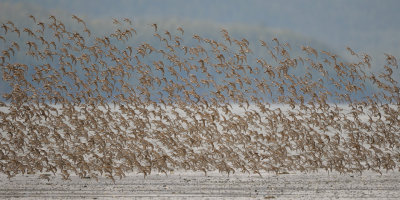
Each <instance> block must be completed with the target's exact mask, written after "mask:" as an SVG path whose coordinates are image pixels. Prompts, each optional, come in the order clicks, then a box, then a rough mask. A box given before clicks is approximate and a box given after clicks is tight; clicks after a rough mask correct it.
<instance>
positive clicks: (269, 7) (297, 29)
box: [0, 0, 400, 72]
mask: <svg viewBox="0 0 400 200" xmlns="http://www.w3.org/2000/svg"><path fill="white" fill-rule="evenodd" d="M399 8H400V1H398V0H385V1H379V0H335V1H320V0H248V1H242V0H218V1H215V0H190V1H188V0H113V1H108V0H85V1H81V0H56V1H54V0H35V1H28V0H0V23H5V22H6V21H7V20H11V21H13V22H14V23H16V24H19V25H21V26H30V24H31V23H33V22H32V21H31V20H30V19H29V17H28V16H29V15H31V14H32V15H34V16H36V17H37V18H38V19H41V20H47V21H48V20H49V19H48V16H49V15H55V16H57V17H58V18H59V19H60V20H62V21H65V22H67V23H68V22H71V23H72V19H71V16H72V15H73V14H74V15H77V16H79V17H81V18H82V19H84V20H85V21H86V23H87V24H88V27H89V28H90V29H92V32H94V33H98V32H101V33H107V31H110V32H111V30H112V18H119V19H121V18H125V17H127V18H130V19H131V20H132V21H133V26H134V27H136V29H137V31H138V35H137V36H136V39H137V40H142V41H143V40H146V39H145V38H149V39H148V40H154V37H153V36H152V33H153V29H152V27H151V24H152V23H157V24H159V26H160V27H161V29H165V30H172V31H176V27H177V26H182V27H183V29H185V34H187V35H188V37H191V36H192V35H193V34H194V33H196V34H198V35H200V36H204V37H211V38H217V39H218V38H219V39H220V40H221V33H220V30H221V28H226V29H227V30H228V31H229V33H230V34H232V35H233V36H236V37H240V38H247V39H248V40H249V41H250V42H251V43H253V45H254V43H256V42H257V41H258V40H260V39H262V40H265V41H268V42H271V41H272V39H273V38H274V37H277V38H278V39H279V40H280V41H284V42H288V43H289V44H290V45H291V46H292V47H293V48H294V49H295V48H297V49H299V48H298V47H300V46H301V45H310V46H312V47H314V48H316V49H317V50H328V51H333V52H334V53H336V54H338V55H340V56H342V57H343V58H344V59H346V56H348V54H349V53H348V51H347V50H346V47H351V48H352V49H353V50H354V51H356V52H363V53H367V54H369V55H370V56H371V57H372V63H373V67H372V69H371V70H372V71H375V72H376V71H379V70H380V69H382V67H383V65H384V64H385V62H384V60H385V56H384V53H388V54H392V55H394V56H395V57H397V58H399V57H400V37H399V35H400V12H399ZM151 38H152V39H151ZM256 45H258V44H256ZM258 46H259V45H258ZM255 50H257V49H255ZM294 52H296V50H294ZM20 59H21V58H20Z"/></svg>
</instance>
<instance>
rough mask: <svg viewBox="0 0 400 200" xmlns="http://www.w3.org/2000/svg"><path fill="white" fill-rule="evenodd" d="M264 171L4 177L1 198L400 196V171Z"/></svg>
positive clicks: (1, 184) (355, 197)
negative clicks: (81, 176) (113, 178)
mask: <svg viewBox="0 0 400 200" xmlns="http://www.w3.org/2000/svg"><path fill="white" fill-rule="evenodd" d="M261 175H262V176H259V175H254V174H247V173H235V174H231V175H229V176H228V175H227V174H221V173H219V172H218V171H213V172H208V173H207V175H205V174H204V173H203V172H192V171H176V172H174V173H172V174H168V175H165V174H157V173H152V174H150V175H148V176H146V177H144V176H143V175H142V174H136V173H130V174H126V177H124V178H122V179H116V181H115V183H114V182H112V181H111V180H110V179H106V178H102V177H100V178H99V179H98V180H94V179H91V178H84V179H81V178H79V177H77V176H74V175H71V177H70V180H63V179H62V177H61V176H51V175H50V176H47V175H46V174H45V175H43V174H42V175H40V174H35V175H26V174H25V175H18V176H16V177H13V178H11V179H10V180H9V179H8V178H7V176H5V175H0V180H1V181H0V198H7V199H110V198H117V199H136V198H140V199H151V198H156V199H225V198H226V199H227V198H229V199H232V198H235V199H274V198H276V199H400V172H398V171H388V172H385V173H383V174H382V175H381V174H379V173H376V172H370V171H366V172H364V173H362V174H358V173H357V174H339V173H338V172H330V173H328V172H326V171H318V172H312V173H307V174H305V173H300V172H289V173H283V174H275V173H264V174H261Z"/></svg>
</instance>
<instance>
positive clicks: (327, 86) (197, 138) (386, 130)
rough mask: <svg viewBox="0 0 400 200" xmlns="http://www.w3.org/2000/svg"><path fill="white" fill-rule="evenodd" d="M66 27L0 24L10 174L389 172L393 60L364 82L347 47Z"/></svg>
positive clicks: (120, 26)
mask: <svg viewBox="0 0 400 200" xmlns="http://www.w3.org/2000/svg"><path fill="white" fill-rule="evenodd" d="M72 19H73V20H74V22H75V23H74V24H73V26H72V25H71V24H69V25H67V24H65V25H64V23H63V22H62V21H61V20H60V19H57V17H56V16H49V18H48V19H36V18H35V16H32V15H31V16H29V17H28V16H27V20H29V22H30V23H31V26H29V27H21V26H19V25H18V24H14V23H13V22H12V21H7V22H1V23H0V24H1V28H0V44H1V45H0V48H1V49H0V51H1V53H0V67H1V75H2V79H3V83H5V84H6V85H7V87H5V88H6V89H4V91H2V101H1V102H0V118H1V119H0V131H1V132H0V172H1V173H3V174H7V175H8V177H9V178H11V177H13V176H16V175H18V174H35V173H41V174H54V175H62V176H63V178H65V179H69V177H70V175H78V176H80V177H81V178H94V179H96V178H98V177H99V176H106V177H109V178H110V179H112V180H114V179H115V178H116V177H118V178H123V177H124V176H125V174H126V173H130V172H134V173H142V174H143V175H144V176H146V175H149V174H150V173H154V172H155V173H165V174H169V173H171V172H173V171H176V170H192V171H203V172H204V173H205V174H207V172H209V171H214V170H218V171H220V172H221V173H227V174H228V175H229V174H232V173H235V172H244V173H255V174H260V175H262V173H264V172H273V173H277V174H280V173H290V172H304V173H307V172H313V171H317V170H327V171H338V172H341V173H362V172H363V171H366V170H372V171H375V172H377V173H384V172H386V171H388V170H400V166H399V163H400V143H399V142H400V140H399V139H400V138H399V137H400V129H399V112H400V104H399V103H400V97H399V95H400V92H399V83H398V81H397V80H395V79H396V78H394V77H396V76H397V77H399V76H398V74H399V70H398V64H397V61H396V58H395V57H394V56H392V55H389V54H385V56H386V64H385V65H384V66H383V68H382V70H381V72H379V73H374V72H372V71H373V70H371V68H373V67H375V66H371V59H372V58H371V57H370V56H368V55H367V54H365V53H358V52H354V51H353V50H352V49H350V48H347V49H348V52H349V55H350V56H351V59H349V61H346V60H344V59H342V58H341V57H339V56H338V55H336V54H334V53H331V52H328V51H324V50H317V49H314V48H312V47H310V46H301V47H295V46H293V47H292V46H290V44H288V43H284V42H281V41H279V40H278V39H277V38H265V39H264V40H260V41H257V42H252V43H250V42H249V41H248V40H246V39H245V38H234V37H232V36H231V35H230V34H229V30H226V29H221V37H220V38H219V39H215V38H213V39H211V38H204V37H202V36H201V35H197V34H195V33H187V32H185V31H184V28H183V27H180V26H177V27H176V30H163V29H161V28H160V27H158V24H156V23H151V24H148V26H149V27H152V29H153V30H152V31H153V36H154V37H153V40H152V41H150V42H147V41H137V40H135V37H136V35H137V34H138V32H139V31H140V28H141V27H135V26H134V23H132V21H131V20H130V19H127V18H125V19H112V24H113V27H114V31H113V32H111V33H97V32H96V33H94V32H92V31H91V30H90V29H89V25H88V24H86V22H85V21H84V20H82V19H81V18H79V17H78V16H75V15H73V16H72ZM110 23H111V22H110ZM71 27H72V28H71ZM76 27H78V28H76ZM75 29H76V30H75ZM102 34H103V35H102ZM188 34H189V35H188ZM252 45H254V46H261V47H262V49H263V50H264V51H265V52H263V53H261V55H264V56H258V55H260V52H258V54H256V53H255V52H253V50H252ZM292 48H293V50H292ZM295 48H297V49H298V51H299V52H301V53H300V54H298V55H296V56H291V55H290V53H291V52H292V51H294V49H295Z"/></svg>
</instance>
